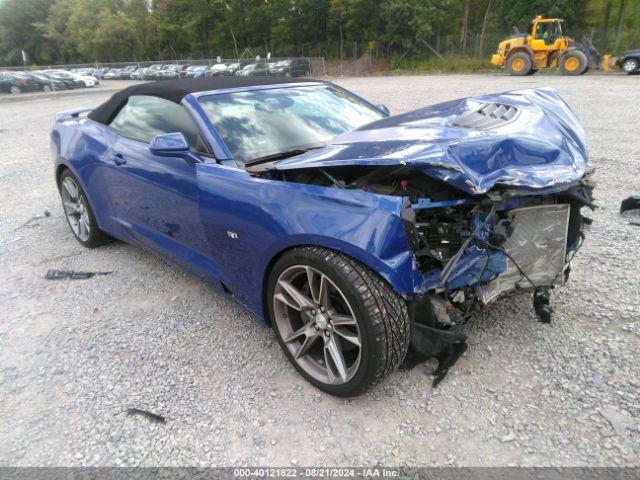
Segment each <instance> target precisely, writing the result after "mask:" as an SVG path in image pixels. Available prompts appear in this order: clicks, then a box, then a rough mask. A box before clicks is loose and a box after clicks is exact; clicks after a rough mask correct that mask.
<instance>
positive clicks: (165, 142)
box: [149, 132, 189, 157]
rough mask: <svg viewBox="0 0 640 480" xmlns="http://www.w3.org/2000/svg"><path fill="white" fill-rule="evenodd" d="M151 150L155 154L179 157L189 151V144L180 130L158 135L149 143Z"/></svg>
mask: <svg viewBox="0 0 640 480" xmlns="http://www.w3.org/2000/svg"><path fill="white" fill-rule="evenodd" d="M149 150H150V151H151V153H153V154H154V155H159V156H164V157H179V156H181V154H185V153H188V152H189V144H188V143H187V140H186V138H184V135H183V134H182V133H180V132H175V133H165V134H164V135H156V136H155V137H153V140H151V143H150V144H149Z"/></svg>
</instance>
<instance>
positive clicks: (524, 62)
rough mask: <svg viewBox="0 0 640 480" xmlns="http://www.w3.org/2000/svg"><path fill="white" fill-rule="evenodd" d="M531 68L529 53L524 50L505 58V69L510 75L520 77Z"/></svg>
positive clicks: (531, 62) (526, 73) (527, 73)
mask: <svg viewBox="0 0 640 480" xmlns="http://www.w3.org/2000/svg"><path fill="white" fill-rule="evenodd" d="M532 68H533V61H532V60H531V55H529V54H528V53H526V52H516V53H514V54H513V55H511V56H510V57H509V59H508V60H507V70H508V71H509V74H510V75H516V76H518V77H522V76H524V75H529V72H531V69H532Z"/></svg>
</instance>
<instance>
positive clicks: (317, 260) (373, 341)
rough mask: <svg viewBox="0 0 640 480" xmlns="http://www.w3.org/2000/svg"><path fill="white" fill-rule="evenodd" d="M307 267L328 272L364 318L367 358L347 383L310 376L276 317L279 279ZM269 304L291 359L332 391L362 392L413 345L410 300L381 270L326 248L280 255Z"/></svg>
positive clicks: (316, 383)
mask: <svg viewBox="0 0 640 480" xmlns="http://www.w3.org/2000/svg"><path fill="white" fill-rule="evenodd" d="M301 265H303V266H309V267H312V268H313V269H315V270H316V271H318V272H321V273H322V274H323V275H326V276H327V277H328V278H329V279H330V280H331V281H332V282H333V283H334V284H335V286H337V287H338V288H339V289H340V290H341V292H342V293H343V294H344V296H345V298H346V300H347V301H348V302H349V304H350V305H351V308H352V310H353V313H354V317H355V318H356V320H357V322H358V329H359V331H360V334H361V337H362V339H361V352H360V353H361V357H360V358H361V360H360V363H359V365H358V368H357V370H356V372H355V373H354V375H353V377H352V378H351V379H350V380H349V381H348V382H346V383H343V384H339V385H334V384H329V383H323V382H321V381H318V380H317V379H316V378H314V377H313V376H311V375H309V374H308V373H307V372H306V371H305V370H304V369H303V368H302V367H301V366H300V365H299V364H298V363H297V361H296V360H295V358H294V355H293V354H292V353H291V352H290V351H289V349H288V348H287V346H286V345H285V342H284V340H283V338H282V336H281V333H280V331H279V328H278V327H277V325H276V322H275V321H274V317H275V313H274V312H275V310H274V303H275V302H274V292H275V288H276V283H277V281H278V278H279V277H280V275H281V274H282V273H283V272H285V270H287V269H289V268H292V267H297V266H301ZM267 304H268V308H269V317H270V320H271V324H272V326H273V327H274V330H275V332H276V337H277V338H278V342H279V343H280V346H281V347H282V349H283V351H284V352H285V355H286V356H287V358H289V361H290V362H291V363H292V364H293V365H294V366H295V368H296V369H297V370H298V372H300V374H301V375H302V376H303V377H304V378H305V379H306V380H307V381H309V382H310V383H311V384H313V385H314V386H316V387H317V388H319V389H320V390H322V391H324V392H326V393H329V394H331V395H336V396H339V397H353V396H357V395H360V394H361V393H363V392H364V391H365V390H367V389H368V388H370V387H372V386H373V385H375V384H377V383H378V382H380V381H381V380H382V379H383V378H384V377H385V376H386V375H388V374H389V373H390V372H392V371H393V370H394V369H396V368H397V367H398V366H399V365H400V364H401V363H402V361H403V360H404V357H405V355H406V353H407V350H408V348H409V336H410V321H409V313H408V310H407V304H406V301H405V300H404V299H403V298H402V297H401V296H400V295H398V294H397V293H396V292H395V291H394V290H393V289H392V288H391V286H390V285H389V284H388V283H387V282H385V281H384V280H383V279H382V278H381V277H380V276H379V275H377V274H376V273H375V272H373V271H371V270H369V269H368V268H367V267H365V266H363V265H362V264H360V263H359V262H357V261H355V260H353V259H351V258H349V257H347V256H345V255H342V254H340V253H337V252H334V251H332V250H329V249H326V248H321V247H303V248H297V249H294V250H291V251H289V252H287V253H285V254H284V255H283V256H282V257H280V258H279V259H278V260H277V261H276V263H275V264H274V266H273V268H272V269H271V272H270V275H269V279H268V283H267Z"/></svg>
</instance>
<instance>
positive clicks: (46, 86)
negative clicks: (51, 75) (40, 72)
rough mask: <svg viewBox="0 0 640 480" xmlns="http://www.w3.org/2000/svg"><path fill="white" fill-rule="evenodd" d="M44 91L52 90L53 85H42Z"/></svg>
mask: <svg viewBox="0 0 640 480" xmlns="http://www.w3.org/2000/svg"><path fill="white" fill-rule="evenodd" d="M42 91H43V92H50V91H51V87H50V86H49V85H45V86H44V87H42Z"/></svg>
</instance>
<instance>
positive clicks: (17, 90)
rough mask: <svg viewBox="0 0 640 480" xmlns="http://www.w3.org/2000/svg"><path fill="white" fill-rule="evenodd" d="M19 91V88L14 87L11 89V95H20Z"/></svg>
mask: <svg viewBox="0 0 640 480" xmlns="http://www.w3.org/2000/svg"><path fill="white" fill-rule="evenodd" d="M20 92H21V90H20V88H19V87H16V86H15V85H14V86H12V87H11V93H13V94H14V95H16V94H18V93H20Z"/></svg>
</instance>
